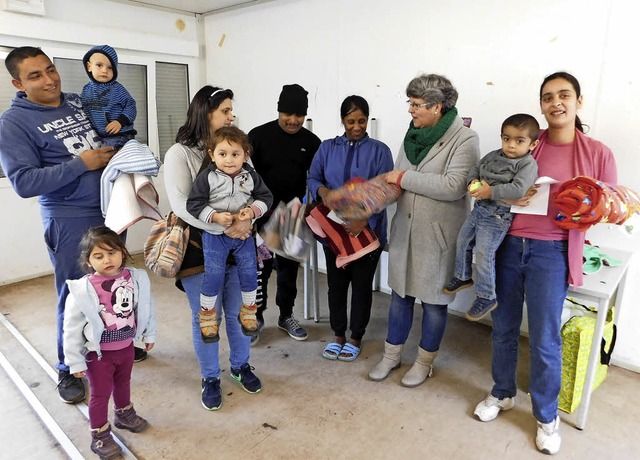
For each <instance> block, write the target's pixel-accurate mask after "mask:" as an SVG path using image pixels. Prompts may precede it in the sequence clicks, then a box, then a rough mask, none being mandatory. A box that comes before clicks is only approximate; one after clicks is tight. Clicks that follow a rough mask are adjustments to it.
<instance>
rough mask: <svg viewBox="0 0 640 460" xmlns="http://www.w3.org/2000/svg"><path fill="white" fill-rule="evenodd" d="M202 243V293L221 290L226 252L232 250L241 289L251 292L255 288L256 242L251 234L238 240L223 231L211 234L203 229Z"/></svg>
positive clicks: (256, 279)
mask: <svg viewBox="0 0 640 460" xmlns="http://www.w3.org/2000/svg"><path fill="white" fill-rule="evenodd" d="M202 246H203V250H204V278H203V279H202V294H203V295H205V296H207V297H213V296H216V295H218V294H219V293H220V290H221V289H222V284H223V283H224V274H225V270H226V264H227V257H228V256H229V253H231V254H233V258H234V259H235V261H236V265H237V267H238V279H239V280H240V290H241V291H242V292H251V291H255V290H256V289H258V269H257V256H256V243H255V241H254V239H253V237H252V236H250V237H249V238H247V239H245V240H241V239H240V238H231V237H229V236H227V235H225V234H221V235H212V234H211V233H207V232H202Z"/></svg>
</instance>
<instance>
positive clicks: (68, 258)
mask: <svg viewBox="0 0 640 460" xmlns="http://www.w3.org/2000/svg"><path fill="white" fill-rule="evenodd" d="M42 223H43V225H44V242H45V244H46V245H47V250H48V251H49V259H51V264H52V265H53V273H54V275H55V276H54V279H55V285H56V291H57V293H58V305H57V313H56V329H57V340H58V364H57V366H56V368H57V369H58V370H60V371H68V370H69V366H67V365H66V364H65V363H64V347H63V345H62V340H63V338H62V336H63V333H62V325H63V323H64V305H65V302H66V300H67V295H68V294H69V289H68V287H67V280H75V279H79V278H82V276H83V275H84V274H85V273H84V271H83V269H82V267H80V265H79V264H78V258H79V257H80V241H81V240H82V237H83V236H84V234H85V233H86V232H87V230H89V229H90V228H91V227H97V226H100V225H104V218H103V217H102V215H99V216H94V217H56V218H55V219H54V218H51V217H43V218H42Z"/></svg>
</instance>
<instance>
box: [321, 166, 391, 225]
mask: <svg viewBox="0 0 640 460" xmlns="http://www.w3.org/2000/svg"><path fill="white" fill-rule="evenodd" d="M401 192H402V189H401V188H400V187H399V186H397V185H395V184H389V183H387V181H386V180H384V176H383V175H380V176H376V177H374V178H372V179H369V180H364V179H362V178H354V179H351V180H350V181H348V182H347V183H345V184H344V185H343V186H342V187H340V188H339V189H336V190H334V191H333V192H332V193H330V194H329V196H328V197H327V198H326V199H325V200H323V201H324V204H325V205H327V206H328V207H329V208H331V209H333V210H334V211H335V212H336V214H338V216H340V217H341V218H342V219H354V220H355V219H368V218H369V217H371V216H372V215H374V214H376V213H378V212H380V211H382V210H383V209H384V208H386V207H387V206H389V205H390V204H391V203H394V202H395V201H396V200H397V199H398V197H399V196H400V193H401Z"/></svg>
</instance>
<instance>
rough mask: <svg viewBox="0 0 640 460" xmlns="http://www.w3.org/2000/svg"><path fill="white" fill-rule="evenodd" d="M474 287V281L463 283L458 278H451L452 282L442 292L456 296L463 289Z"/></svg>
mask: <svg viewBox="0 0 640 460" xmlns="http://www.w3.org/2000/svg"><path fill="white" fill-rule="evenodd" d="M471 286H473V280H472V279H468V280H466V281H462V280H461V279H458V278H456V277H453V278H451V281H449V283H447V285H446V286H445V287H444V289H443V290H442V292H444V293H445V294H455V293H456V292H458V291H462V290H463V289H466V288H469V287H471Z"/></svg>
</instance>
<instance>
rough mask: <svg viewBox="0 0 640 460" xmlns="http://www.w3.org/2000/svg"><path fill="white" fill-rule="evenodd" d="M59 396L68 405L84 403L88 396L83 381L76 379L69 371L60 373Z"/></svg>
mask: <svg viewBox="0 0 640 460" xmlns="http://www.w3.org/2000/svg"><path fill="white" fill-rule="evenodd" d="M56 388H57V389H58V395H59V396H60V399H61V400H62V401H63V402H66V403H67V404H76V403H79V402H80V401H84V398H85V396H86V393H85V389H84V383H83V382H82V379H79V378H77V377H74V376H73V374H70V373H69V371H58V386H57V387H56Z"/></svg>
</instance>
